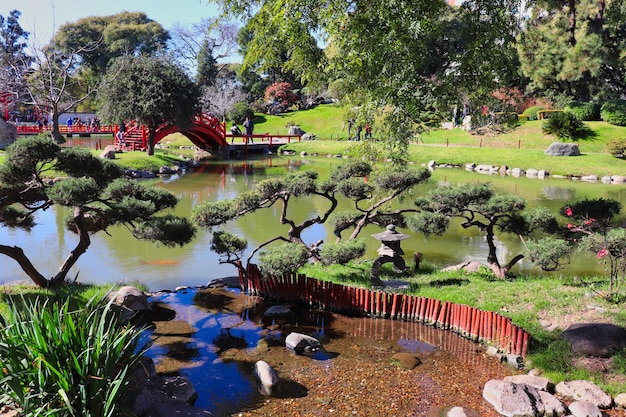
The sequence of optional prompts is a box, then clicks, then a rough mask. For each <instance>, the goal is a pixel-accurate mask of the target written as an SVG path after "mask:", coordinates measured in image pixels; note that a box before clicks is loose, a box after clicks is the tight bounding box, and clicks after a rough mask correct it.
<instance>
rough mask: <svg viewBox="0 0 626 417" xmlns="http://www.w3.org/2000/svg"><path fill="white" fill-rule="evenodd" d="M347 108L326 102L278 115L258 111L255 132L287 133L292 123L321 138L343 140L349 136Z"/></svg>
mask: <svg viewBox="0 0 626 417" xmlns="http://www.w3.org/2000/svg"><path fill="white" fill-rule="evenodd" d="M344 113H345V109H344V108H343V107H341V106H338V105H334V104H324V105H319V106H316V107H314V108H312V109H309V110H303V111H297V112H291V113H284V114H281V115H278V116H274V115H269V114H262V113H257V114H256V115H255V116H254V122H255V124H254V133H257V134H261V133H272V134H282V135H286V134H287V133H289V126H290V125H298V126H300V128H301V129H302V130H304V131H305V132H307V133H312V134H314V135H315V136H316V138H317V139H319V140H341V139H347V138H348V129H347V126H346V125H345V121H344Z"/></svg>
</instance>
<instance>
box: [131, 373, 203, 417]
mask: <svg viewBox="0 0 626 417" xmlns="http://www.w3.org/2000/svg"><path fill="white" fill-rule="evenodd" d="M197 396H198V394H197V393H196V391H195V389H194V388H193V385H192V384H191V382H189V380H188V379H187V378H185V377H181V376H175V377H163V376H159V375H157V376H156V377H154V378H151V379H150V380H149V381H148V383H147V384H146V386H145V387H144V388H143V390H142V391H141V392H140V393H139V394H138V395H137V397H136V398H135V401H134V403H133V405H132V407H131V410H132V411H133V412H134V413H135V414H136V415H139V416H144V417H171V416H177V417H200V416H211V415H212V414H211V413H209V412H208V411H205V410H201V409H198V408H194V407H193V403H194V402H195V400H196V398H197Z"/></svg>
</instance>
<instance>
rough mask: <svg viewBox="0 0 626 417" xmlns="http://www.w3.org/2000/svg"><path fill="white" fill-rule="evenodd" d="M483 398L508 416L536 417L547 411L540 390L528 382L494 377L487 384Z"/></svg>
mask: <svg viewBox="0 0 626 417" xmlns="http://www.w3.org/2000/svg"><path fill="white" fill-rule="evenodd" d="M483 398H484V399H485V400H486V401H487V402H488V403H489V404H491V405H492V406H493V407H494V408H495V409H496V411H497V412H498V413H500V414H501V415H503V416H507V417H535V416H542V415H544V412H545V407H544V405H543V402H542V401H541V397H540V396H539V391H537V389H536V388H534V387H531V386H530V385H526V384H515V383H513V382H506V381H500V380H497V379H492V380H490V381H488V382H487V383H486V384H485V387H484V389H483Z"/></svg>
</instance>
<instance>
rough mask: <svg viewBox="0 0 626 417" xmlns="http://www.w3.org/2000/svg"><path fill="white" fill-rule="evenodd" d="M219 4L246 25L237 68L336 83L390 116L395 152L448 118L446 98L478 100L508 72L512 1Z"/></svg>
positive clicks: (259, 0)
mask: <svg viewBox="0 0 626 417" xmlns="http://www.w3.org/2000/svg"><path fill="white" fill-rule="evenodd" d="M217 2H218V3H220V4H221V5H222V7H223V9H224V11H225V12H226V13H227V14H229V15H234V16H237V17H241V18H243V19H246V20H247V22H248V27H250V31H249V34H248V36H249V37H250V40H249V41H248V42H247V44H246V50H245V55H244V61H243V64H244V68H246V67H247V66H248V65H251V64H253V63H257V62H261V61H259V60H260V59H261V58H262V59H263V61H262V62H266V63H267V65H266V66H267V67H269V65H270V64H271V65H274V63H280V64H281V66H282V68H283V69H288V70H289V71H291V72H292V73H293V74H295V75H296V76H297V77H298V78H299V79H300V80H302V81H305V82H311V81H312V80H316V79H318V78H319V77H320V76H321V75H328V74H330V76H331V78H332V79H342V80H343V81H344V82H345V83H346V85H348V86H349V87H348V90H349V91H351V92H352V94H351V95H349V96H348V97H347V98H348V99H351V101H352V102H353V103H354V104H357V105H361V106H362V107H363V108H366V107H368V106H370V105H371V106H373V107H375V108H377V109H384V110H386V111H388V113H386V114H387V115H388V117H389V119H390V121H389V123H388V124H386V125H385V126H384V127H386V128H387V129H386V130H387V134H388V135H389V136H390V137H391V138H392V139H394V140H395V142H397V143H398V144H399V149H398V150H399V151H400V152H401V151H402V150H403V147H402V146H403V145H406V144H407V143H408V141H409V140H410V139H411V136H412V135H411V131H413V130H416V129H418V128H419V127H421V126H423V124H424V123H426V122H428V123H430V122H432V114H433V113H436V112H439V113H440V114H441V113H443V112H444V111H445V112H446V113H447V111H448V108H447V106H448V105H449V104H450V102H451V100H452V99H451V97H454V98H455V99H458V98H459V96H462V95H463V94H468V93H472V94H473V95H474V96H476V101H477V102H479V100H480V98H481V97H485V96H487V94H488V93H491V92H492V91H494V90H495V87H496V86H497V85H499V84H506V83H507V82H508V79H509V76H508V75H509V74H511V73H512V71H514V69H515V49H514V43H513V42H514V36H515V34H516V32H517V29H518V27H517V22H518V20H517V18H516V13H517V11H518V3H519V2H518V1H517V0H511V1H506V2H503V1H501V0H473V1H467V2H465V3H464V4H463V5H462V6H461V7H460V8H458V9H452V8H451V7H450V6H448V5H447V4H446V2H443V1H440V0H427V1H420V2H403V1H392V2H389V1H385V0H372V1H367V2H352V1H346V0H330V1H324V2H321V1H308V0H252V1H251V0H217ZM320 44H322V45H324V46H325V50H324V52H326V53H322V51H321V49H320V47H319V45H320ZM285 52H286V55H284V56H285V57H286V60H285V61H281V60H280V58H281V57H282V56H283V55H282V54H283V53H285ZM264 67H265V66H261V68H264ZM370 103H371V104H370ZM481 104H482V103H481ZM475 107H476V106H475ZM422 122H424V123H422ZM398 126H401V127H402V128H398Z"/></svg>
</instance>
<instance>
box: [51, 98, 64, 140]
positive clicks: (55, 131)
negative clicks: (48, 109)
mask: <svg viewBox="0 0 626 417" xmlns="http://www.w3.org/2000/svg"><path fill="white" fill-rule="evenodd" d="M52 138H53V139H54V141H55V142H56V143H62V142H63V141H62V140H61V132H60V131H59V110H58V109H57V108H56V107H54V108H53V109H52Z"/></svg>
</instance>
